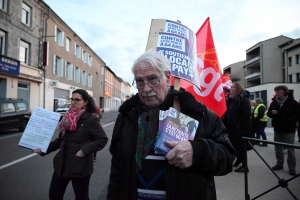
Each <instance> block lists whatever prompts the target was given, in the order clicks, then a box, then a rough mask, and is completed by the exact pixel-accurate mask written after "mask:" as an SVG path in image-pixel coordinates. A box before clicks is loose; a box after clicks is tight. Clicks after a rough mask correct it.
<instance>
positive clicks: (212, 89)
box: [171, 18, 226, 117]
mask: <svg viewBox="0 0 300 200" xmlns="http://www.w3.org/2000/svg"><path fill="white" fill-rule="evenodd" d="M196 40H197V43H196V47H197V71H198V74H199V77H200V88H201V91H202V92H200V90H199V89H198V88H197V87H196V86H194V85H193V84H192V83H190V82H188V81H186V80H184V79H180V87H182V88H184V89H185V90H186V91H188V92H190V93H192V95H193V96H194V97H195V98H196V99H197V100H198V101H200V102H202V103H203V104H205V105H206V106H207V107H208V108H209V109H210V110H212V111H214V112H215V113H216V114H217V115H218V116H219V117H221V116H222V115H223V114H224V113H225V111H226V103H225V97H224V93H223V87H222V79H221V78H222V73H221V69H220V66H219V61H218V57H217V53H216V49H215V45H214V41H213V37H212V33H211V29H210V22H209V18H207V19H206V21H205V22H204V24H203V25H202V26H201V28H200V29H199V31H198V32H197V34H196ZM173 83H174V80H173V78H172V79H171V84H173Z"/></svg>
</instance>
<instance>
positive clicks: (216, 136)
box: [107, 89, 236, 200]
mask: <svg viewBox="0 0 300 200" xmlns="http://www.w3.org/2000/svg"><path fill="white" fill-rule="evenodd" d="M174 96H178V97H179V101H180V108H181V112H182V113H184V114H186V115H189V116H190V117H192V118H195V119H196V120H198V121H199V126H198V128H197V132H196V135H195V139H194V141H191V144H192V148H193V164H192V166H191V167H190V168H187V169H180V168H177V167H175V166H173V165H170V164H169V163H168V162H167V161H166V162H165V165H166V195H167V199H168V200H169V199H185V200H189V199H216V189H215V183H214V177H213V176H221V175H225V174H227V173H229V172H231V171H232V164H233V161H234V159H235V158H236V153H235V150H234V148H233V147H232V145H231V143H230V141H229V139H228V136H227V132H226V129H225V127H224V125H223V123H222V122H221V120H220V118H219V117H217V116H216V115H215V114H214V113H213V112H212V111H210V110H208V109H207V108H206V107H205V106H204V105H203V104H201V103H199V102H197V101H196V100H195V98H194V97H193V96H192V95H191V94H190V93H188V92H185V91H183V90H181V91H180V92H179V91H175V90H172V89H171V90H170V92H169V94H168V96H167V98H166V100H165V101H164V103H163V104H162V105H161V106H160V109H161V110H167V109H169V107H172V106H173V101H174ZM119 111H120V114H119V116H118V118H117V121H116V124H115V127H114V131H113V136H112V141H111V146H110V153H111V155H112V161H111V174H110V180H109V186H108V195H107V199H109V200H112V199H115V200H116V199H122V200H131V199H132V200H136V199H137V181H136V180H137V175H136V161H135V152H136V143H137V134H138V116H139V115H140V114H141V113H142V102H141V101H140V99H139V97H138V95H135V96H134V97H132V98H131V99H129V100H127V101H126V102H125V103H124V104H123V105H122V106H121V107H120V110H119Z"/></svg>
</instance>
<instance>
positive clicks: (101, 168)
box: [0, 112, 117, 200]
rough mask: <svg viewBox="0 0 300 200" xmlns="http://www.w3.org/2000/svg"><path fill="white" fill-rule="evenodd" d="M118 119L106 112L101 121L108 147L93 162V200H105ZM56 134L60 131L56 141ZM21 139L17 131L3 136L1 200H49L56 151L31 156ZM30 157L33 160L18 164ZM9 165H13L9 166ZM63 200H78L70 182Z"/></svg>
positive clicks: (5, 133) (91, 186)
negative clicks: (112, 145)
mask: <svg viewBox="0 0 300 200" xmlns="http://www.w3.org/2000/svg"><path fill="white" fill-rule="evenodd" d="M116 117H117V112H105V113H104V114H103V117H102V119H101V125H102V126H103V128H104V131H105V132H106V134H107V136H108V138H109V139H108V143H107V145H106V147H105V148H104V149H103V150H101V151H99V152H98V153H97V161H96V162H94V173H93V174H92V176H91V181H90V199H91V200H97V199H105V191H106V187H107V183H108V176H109V167H110V158H111V157H110V153H109V151H108V149H109V145H110V140H111V134H112V130H113V127H114V122H115V119H116ZM57 134H58V132H56V133H55V135H54V136H53V139H54V138H56V136H57ZM21 136H22V133H20V132H18V130H10V131H6V132H3V133H0V188H1V189H0V199H1V200H20V199H24V200H35V199H39V200H44V199H45V200H46V199H48V190H49V186H50V181H51V177H52V174H53V167H52V160H53V157H54V156H55V154H56V152H53V153H51V154H49V155H47V156H45V157H42V156H39V155H36V154H32V153H31V152H30V150H29V149H25V148H22V147H19V146H18V143H19V140H20V138H21ZM31 155H32V157H29V158H27V159H24V160H22V161H20V162H16V161H17V160H18V159H21V158H24V157H26V156H31ZM12 162H16V163H12ZM8 164H11V165H9V166H7V165H8ZM102 191H104V192H102ZM64 199H67V200H69V199H70V200H71V199H75V196H74V192H73V189H72V184H71V183H70V184H69V185H68V188H67V190H66V193H65V196H64Z"/></svg>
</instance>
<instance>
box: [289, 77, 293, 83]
mask: <svg viewBox="0 0 300 200" xmlns="http://www.w3.org/2000/svg"><path fill="white" fill-rule="evenodd" d="M289 82H290V83H292V82H293V79H292V75H289Z"/></svg>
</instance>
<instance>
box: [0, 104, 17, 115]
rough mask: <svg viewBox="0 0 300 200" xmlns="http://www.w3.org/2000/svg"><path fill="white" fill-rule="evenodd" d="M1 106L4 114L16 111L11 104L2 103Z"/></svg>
mask: <svg viewBox="0 0 300 200" xmlns="http://www.w3.org/2000/svg"><path fill="white" fill-rule="evenodd" d="M2 106H3V108H2V109H3V112H4V113H9V112H15V111H16V108H15V106H14V104H13V103H3V104H2Z"/></svg>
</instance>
